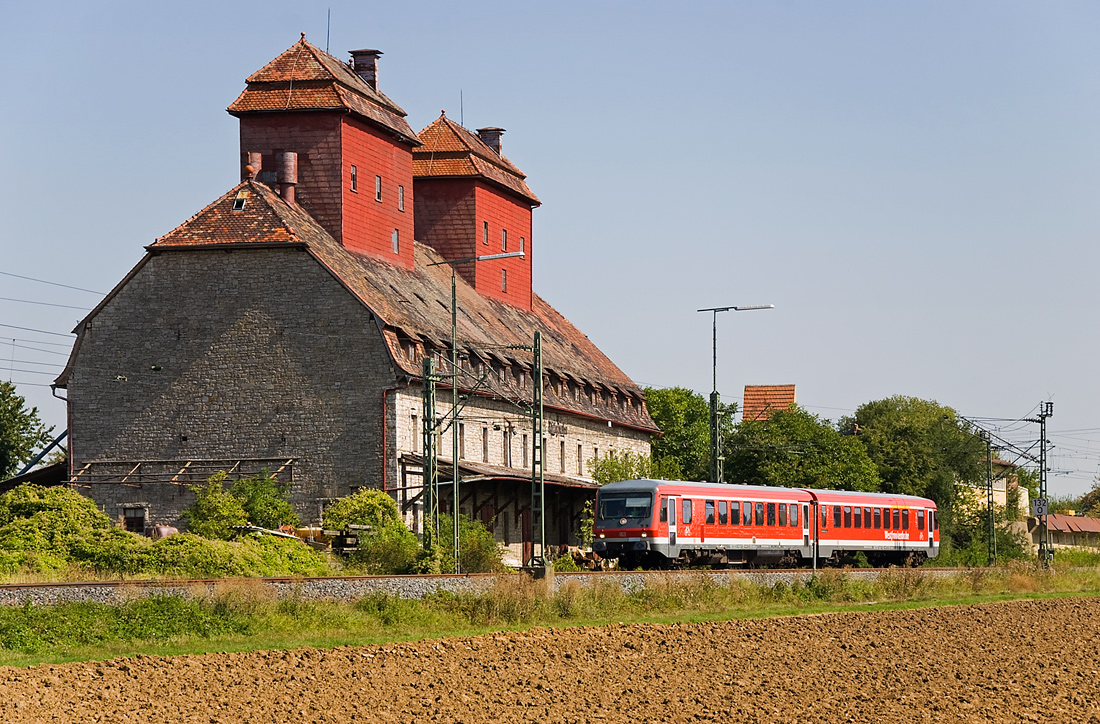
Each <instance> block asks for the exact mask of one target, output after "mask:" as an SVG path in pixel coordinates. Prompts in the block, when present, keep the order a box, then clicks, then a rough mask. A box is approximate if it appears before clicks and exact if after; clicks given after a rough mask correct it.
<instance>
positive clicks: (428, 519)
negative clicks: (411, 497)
mask: <svg viewBox="0 0 1100 724" xmlns="http://www.w3.org/2000/svg"><path fill="white" fill-rule="evenodd" d="M421 375H422V378H423V380H424V384H423V389H422V390H421V401H422V403H423V408H424V410H423V416H424V424H423V425H422V426H421V427H422V429H423V435H424V464H423V466H422V467H423V471H424V472H423V476H422V479H423V484H424V547H425V548H430V547H431V546H433V545H436V544H438V543H439V459H438V457H437V453H436V439H437V437H438V435H439V431H438V430H437V429H436V414H435V383H436V381H437V378H436V375H435V360H433V359H432V357H431V356H430V355H428V356H426V357H424V360H423V362H422V363H421Z"/></svg>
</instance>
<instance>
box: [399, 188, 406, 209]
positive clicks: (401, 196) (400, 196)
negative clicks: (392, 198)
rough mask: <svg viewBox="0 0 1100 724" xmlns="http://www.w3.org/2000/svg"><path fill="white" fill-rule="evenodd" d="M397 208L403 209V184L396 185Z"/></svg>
mask: <svg viewBox="0 0 1100 724" xmlns="http://www.w3.org/2000/svg"><path fill="white" fill-rule="evenodd" d="M397 210H398V211H404V210H405V187H404V186H398V187H397Z"/></svg>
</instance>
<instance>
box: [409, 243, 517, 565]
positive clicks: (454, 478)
mask: <svg viewBox="0 0 1100 724" xmlns="http://www.w3.org/2000/svg"><path fill="white" fill-rule="evenodd" d="M523 256H524V252H522V251H509V252H506V253H503V254H485V255H483V256H467V257H463V258H462V259H444V260H443V261H437V262H435V263H434V264H429V265H428V266H439V265H440V264H447V265H448V266H450V267H451V492H452V494H453V500H454V508H453V509H452V510H451V520H452V522H453V523H454V525H453V527H454V551H455V553H454V558H455V569H454V572H455V573H460V572H461V571H460V570H459V565H458V503H459V494H458V485H459V483H461V482H462V474H461V473H460V472H459V467H458V294H457V291H456V290H457V287H456V282H455V265H457V264H469V263H470V262H479V261H490V260H492V259H513V258H515V257H523ZM432 414H433V415H434V414H435V411H434V410H433V411H432Z"/></svg>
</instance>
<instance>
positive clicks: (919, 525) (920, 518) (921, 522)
mask: <svg viewBox="0 0 1100 724" xmlns="http://www.w3.org/2000/svg"><path fill="white" fill-rule="evenodd" d="M917 530H924V511H923V510H918V511H917Z"/></svg>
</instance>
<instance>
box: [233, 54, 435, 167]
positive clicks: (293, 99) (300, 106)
mask: <svg viewBox="0 0 1100 724" xmlns="http://www.w3.org/2000/svg"><path fill="white" fill-rule="evenodd" d="M246 82H247V83H248V86H247V87H246V88H245V89H244V91H242V92H241V94H240V96H238V97H237V100H235V101H233V103H232V104H230V106H229V108H227V109H226V110H228V111H229V112H230V113H231V114H233V115H235V116H242V115H246V114H252V113H280V112H287V111H343V112H345V113H350V114H352V115H354V116H356V117H358V118H361V119H363V120H365V121H367V122H369V123H372V124H374V125H376V126H381V127H382V128H384V129H386V130H388V131H390V132H391V133H393V134H394V135H396V136H398V137H399V138H400V139H403V140H406V141H408V142H409V143H412V144H413V145H419V140H418V139H417V136H416V133H415V132H414V131H413V130H412V128H411V127H410V126H409V124H408V122H407V121H406V120H405V116H406V113H405V111H404V110H403V109H402V108H401V107H400V106H399V105H397V104H396V103H394V102H393V101H392V100H390V99H389V98H387V97H386V95H385V94H384V93H382V92H381V91H379V90H377V89H375V88H372V87H371V86H370V85H369V84H368V83H367V82H366V81H364V80H363V79H362V78H360V77H359V76H358V75H356V74H355V73H354V72H353V71H352V70H351V68H349V67H348V66H347V64H346V63H343V62H341V61H339V60H337V59H336V58H334V57H332V56H331V55H329V54H328V53H326V52H324V51H323V50H320V49H319V48H317V47H315V46H313V45H311V44H310V43H307V42H306V38H305V34H303V35H302V39H301V40H299V41H298V42H297V43H295V44H294V45H292V46H290V48H288V49H287V50H286V51H285V52H283V53H282V54H281V55H279V56H278V57H277V58H275V59H274V60H272V61H271V62H270V63H268V64H267V65H265V66H264V67H263V68H260V69H259V70H258V71H256V72H255V73H253V74H252V75H250V76H248V78H247V79H246Z"/></svg>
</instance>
